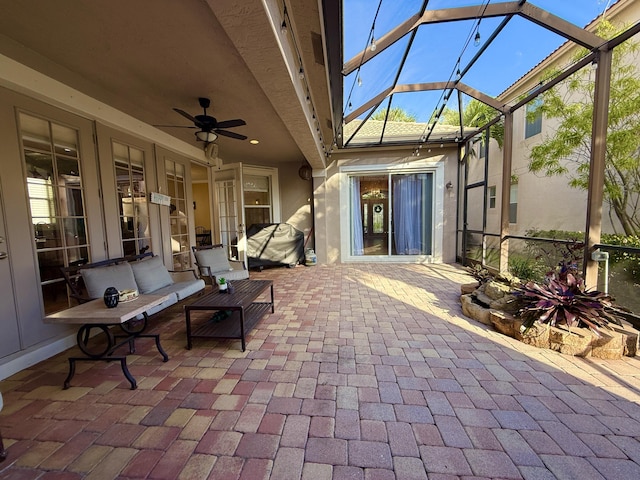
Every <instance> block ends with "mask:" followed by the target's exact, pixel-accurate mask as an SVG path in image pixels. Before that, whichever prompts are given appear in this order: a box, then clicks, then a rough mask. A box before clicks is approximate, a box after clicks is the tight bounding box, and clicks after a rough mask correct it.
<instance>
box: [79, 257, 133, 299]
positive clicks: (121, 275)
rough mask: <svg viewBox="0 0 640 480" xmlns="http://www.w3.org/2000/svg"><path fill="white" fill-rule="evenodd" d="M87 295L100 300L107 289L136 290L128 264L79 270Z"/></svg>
mask: <svg viewBox="0 0 640 480" xmlns="http://www.w3.org/2000/svg"><path fill="white" fill-rule="evenodd" d="M80 274H81V275H82V279H83V280H84V286H85V287H86V289H87V295H89V297H90V298H101V297H102V296H103V295H104V291H105V290H106V289H107V288H109V287H116V288H117V289H118V290H136V289H137V288H138V286H137V285H136V279H135V278H134V276H133V271H132V270H131V266H130V265H129V264H128V263H119V264H118V265H110V266H108V267H96V268H83V269H81V270H80Z"/></svg>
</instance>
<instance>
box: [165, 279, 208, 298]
mask: <svg viewBox="0 0 640 480" xmlns="http://www.w3.org/2000/svg"><path fill="white" fill-rule="evenodd" d="M171 288H172V289H173V290H172V291H174V292H175V293H176V295H177V296H178V301H180V300H184V299H185V298H187V297H189V296H191V295H193V294H194V293H198V292H199V291H200V290H202V289H203V288H204V280H202V279H198V280H189V281H187V282H176V283H174V284H173V285H172V286H171Z"/></svg>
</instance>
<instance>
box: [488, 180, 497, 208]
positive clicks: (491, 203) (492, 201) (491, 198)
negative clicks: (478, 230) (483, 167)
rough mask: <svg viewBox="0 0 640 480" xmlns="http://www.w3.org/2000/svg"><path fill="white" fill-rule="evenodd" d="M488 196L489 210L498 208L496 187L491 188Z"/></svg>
mask: <svg viewBox="0 0 640 480" xmlns="http://www.w3.org/2000/svg"><path fill="white" fill-rule="evenodd" d="M487 194H488V196H489V208H496V186H495V185H494V186H492V187H489V189H488V190H487Z"/></svg>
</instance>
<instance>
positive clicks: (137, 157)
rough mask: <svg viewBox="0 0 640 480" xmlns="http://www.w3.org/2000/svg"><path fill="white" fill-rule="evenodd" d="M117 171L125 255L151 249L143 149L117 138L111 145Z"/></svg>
mask: <svg viewBox="0 0 640 480" xmlns="http://www.w3.org/2000/svg"><path fill="white" fill-rule="evenodd" d="M111 148H112V152H113V161H114V164H115V172H116V192H117V195H118V207H119V216H120V238H121V242H122V252H123V254H124V255H138V254H141V253H145V252H146V251H148V250H149V249H150V248H151V233H150V230H149V205H148V203H147V202H148V200H147V189H146V181H145V169H144V151H143V150H140V149H138V148H135V147H132V146H129V145H125V144H122V143H119V142H116V141H113V142H112V145H111Z"/></svg>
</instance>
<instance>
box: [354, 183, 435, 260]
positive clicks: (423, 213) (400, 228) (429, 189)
mask: <svg viewBox="0 0 640 480" xmlns="http://www.w3.org/2000/svg"><path fill="white" fill-rule="evenodd" d="M349 190H350V196H349V198H350V211H351V222H350V224H351V232H350V233H351V255H352V256H396V255H423V256H424V255H432V253H433V229H434V226H433V224H434V222H433V173H430V172H424V173H407V174H405V173H403V174H394V173H391V174H386V173H385V174H383V175H380V174H375V175H373V174H372V175H367V174H363V175H352V176H351V177H350V178H349Z"/></svg>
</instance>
